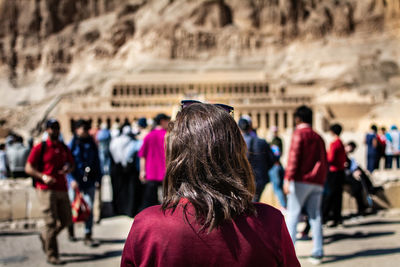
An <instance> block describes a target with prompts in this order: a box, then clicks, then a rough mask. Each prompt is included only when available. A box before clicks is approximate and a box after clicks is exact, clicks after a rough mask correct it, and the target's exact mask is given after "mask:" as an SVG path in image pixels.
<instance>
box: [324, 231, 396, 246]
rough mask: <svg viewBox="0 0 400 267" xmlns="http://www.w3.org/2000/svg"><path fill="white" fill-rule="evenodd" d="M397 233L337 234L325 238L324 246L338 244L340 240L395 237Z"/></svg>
mask: <svg viewBox="0 0 400 267" xmlns="http://www.w3.org/2000/svg"><path fill="white" fill-rule="evenodd" d="M394 234H395V232H393V231H391V232H366V233H363V232H355V233H354V234H346V233H335V234H332V235H326V236H324V245H328V244H331V243H333V242H337V241H340V240H346V239H364V238H371V237H381V236H387V235H394Z"/></svg>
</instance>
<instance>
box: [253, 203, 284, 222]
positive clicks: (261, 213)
mask: <svg viewBox="0 0 400 267" xmlns="http://www.w3.org/2000/svg"><path fill="white" fill-rule="evenodd" d="M254 207H255V208H256V211H257V217H258V218H264V217H266V218H267V219H268V220H270V221H273V220H283V215H282V212H281V211H280V210H278V209H276V208H274V207H272V206H270V205H268V204H264V203H254Z"/></svg>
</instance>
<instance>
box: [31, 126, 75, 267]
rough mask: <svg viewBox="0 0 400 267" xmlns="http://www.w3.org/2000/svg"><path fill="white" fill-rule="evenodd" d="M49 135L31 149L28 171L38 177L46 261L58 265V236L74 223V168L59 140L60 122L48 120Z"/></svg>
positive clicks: (66, 150) (68, 151)
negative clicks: (69, 180)
mask: <svg viewBox="0 0 400 267" xmlns="http://www.w3.org/2000/svg"><path fill="white" fill-rule="evenodd" d="M46 132H47V134H48V138H47V140H46V141H43V142H41V143H39V144H38V145H36V146H34V147H33V148H32V151H31V153H30V154H29V157H28V161H27V163H26V166H25V172H26V173H27V174H28V175H30V176H31V177H32V178H33V179H35V180H36V189H37V196H38V200H39V204H40V206H41V210H42V212H43V216H44V221H45V226H44V229H43V231H42V232H41V234H40V236H39V237H40V240H41V242H42V248H43V251H44V252H45V253H46V255H47V262H48V263H50V264H53V265H59V264H62V263H63V262H62V261H60V258H59V250H58V245H57V235H58V234H59V233H60V232H61V230H62V229H63V228H64V227H67V226H69V225H70V224H71V223H72V217H71V204H70V201H69V198H68V193H67V180H66V174H67V173H69V172H71V171H72V170H73V168H74V160H73V157H72V154H71V152H70V150H69V149H68V147H67V146H66V145H65V144H64V143H61V142H60V141H59V134H60V124H59V122H58V121H57V120H55V119H49V120H48V121H47V122H46Z"/></svg>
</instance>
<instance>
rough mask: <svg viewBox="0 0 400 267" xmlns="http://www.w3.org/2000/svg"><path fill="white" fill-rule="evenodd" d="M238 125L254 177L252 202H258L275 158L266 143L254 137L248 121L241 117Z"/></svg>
mask: <svg viewBox="0 0 400 267" xmlns="http://www.w3.org/2000/svg"><path fill="white" fill-rule="evenodd" d="M238 125H239V128H240V130H241V131H242V134H243V138H244V140H245V142H246V145H247V149H248V160H249V162H250V165H251V167H252V168H253V172H254V176H255V184H256V193H255V194H254V201H255V202H259V201H260V198H261V194H262V192H263V191H264V188H265V185H266V184H267V183H268V182H269V180H270V179H269V175H268V171H269V170H270V169H271V167H272V166H273V164H274V162H275V158H274V156H273V153H272V151H271V148H270V146H269V145H268V143H267V141H265V139H261V138H259V137H258V136H257V135H255V132H254V131H253V128H252V127H251V124H250V121H248V120H247V119H246V118H243V117H242V118H240V119H239V122H238Z"/></svg>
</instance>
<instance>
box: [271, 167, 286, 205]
mask: <svg viewBox="0 0 400 267" xmlns="http://www.w3.org/2000/svg"><path fill="white" fill-rule="evenodd" d="M268 175H269V179H270V180H271V182H272V185H273V187H274V193H275V195H276V197H277V198H278V200H279V203H280V204H281V206H282V207H284V208H286V198H285V194H284V193H283V189H282V187H283V176H284V170H283V168H282V166H281V165H278V164H276V165H274V166H272V168H271V169H270V170H269V172H268Z"/></svg>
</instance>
